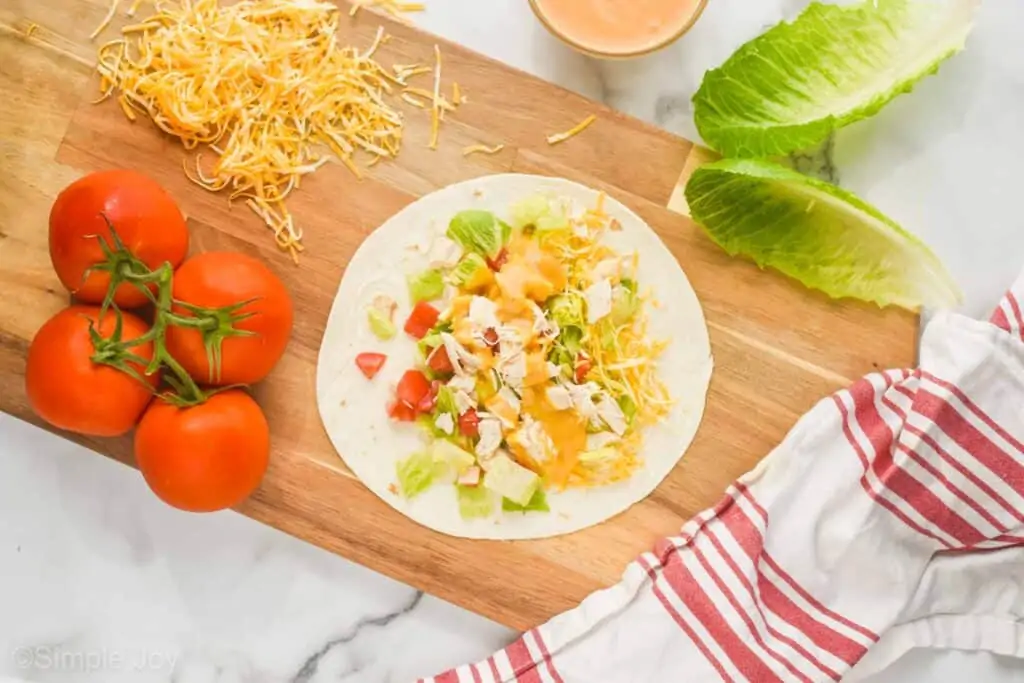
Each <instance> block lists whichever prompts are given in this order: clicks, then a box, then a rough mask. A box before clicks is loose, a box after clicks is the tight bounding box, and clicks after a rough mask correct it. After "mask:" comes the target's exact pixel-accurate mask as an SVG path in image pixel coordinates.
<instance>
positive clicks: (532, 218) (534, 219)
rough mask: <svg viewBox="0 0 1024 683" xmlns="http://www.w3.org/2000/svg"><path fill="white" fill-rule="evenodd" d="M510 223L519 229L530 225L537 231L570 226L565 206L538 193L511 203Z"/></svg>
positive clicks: (562, 228) (549, 230)
mask: <svg viewBox="0 0 1024 683" xmlns="http://www.w3.org/2000/svg"><path fill="white" fill-rule="evenodd" d="M512 224H513V226H515V227H516V228H518V229H519V230H523V229H525V228H528V227H531V226H532V227H533V228H535V229H536V230H537V231H538V232H552V231H555V230H567V229H568V228H569V226H570V224H569V216H568V215H567V214H566V212H565V207H564V206H563V205H562V204H560V203H557V202H552V201H551V200H550V199H549V198H548V197H545V196H544V195H540V194H537V195H533V196H531V197H527V198H526V199H524V200H522V201H521V202H519V203H517V204H515V205H513V207H512Z"/></svg>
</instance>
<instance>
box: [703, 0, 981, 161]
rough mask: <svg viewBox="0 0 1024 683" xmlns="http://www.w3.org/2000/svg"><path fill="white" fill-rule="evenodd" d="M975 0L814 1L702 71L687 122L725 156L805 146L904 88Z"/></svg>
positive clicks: (948, 40) (932, 66) (938, 52)
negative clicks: (722, 61) (840, 3)
mask: <svg viewBox="0 0 1024 683" xmlns="http://www.w3.org/2000/svg"><path fill="white" fill-rule="evenodd" d="M977 5H978V0H938V1H937V0H863V1H862V2H859V3H856V4H854V5H844V6H838V5H831V4H830V5H826V4H821V3H819V2H815V3H812V4H811V5H810V6H808V8H807V9H806V10H805V11H804V12H803V13H802V14H801V15H800V16H799V17H798V18H797V19H796V20H794V21H793V22H791V23H786V22H782V23H780V24H778V25H776V26H774V27H773V28H771V29H770V30H769V31H768V32H766V33H764V34H763V35H761V36H759V37H757V38H754V39H753V40H751V41H750V42H748V43H747V44H745V45H743V46H742V47H740V48H739V50H737V51H736V52H735V53H733V55H732V56H731V57H730V58H729V59H728V60H727V61H726V62H725V64H723V65H722V66H721V67H719V68H717V69H712V70H711V71H709V72H707V74H705V76H704V81H703V83H701V86H700V89H699V90H698V91H697V94H696V95H694V97H693V105H694V121H695V123H696V124H697V130H699V131H700V134H701V137H703V138H704V141H705V142H707V144H708V145H710V146H711V147H713V148H715V149H716V150H718V151H719V152H721V153H722V154H723V155H725V156H729V157H767V156H774V155H780V154H786V153H788V152H792V151H794V150H800V149H806V148H808V147H812V146H813V145H815V144H817V143H819V142H821V141H822V140H824V139H825V138H826V137H827V136H828V134H829V133H831V132H832V131H833V130H835V129H837V128H841V127H842V126H845V125H847V124H849V123H852V122H854V121H858V120H860V119H863V118H866V117H868V116H872V115H873V114H875V113H877V112H878V110H879V109H881V108H882V107H883V106H885V104H886V103H888V102H889V101H890V100H892V99H893V98H894V97H896V96H897V95H899V94H901V93H905V92H909V91H910V90H911V89H912V88H913V87H914V85H915V84H916V83H917V82H918V81H919V80H921V79H922V78H924V77H925V76H927V75H929V74H932V73H935V71H936V70H937V69H938V68H939V64H941V63H942V62H943V61H944V60H945V59H947V58H948V57H951V56H952V55H954V54H956V53H957V52H959V51H960V50H961V49H963V47H964V42H965V40H966V38H967V34H968V33H969V32H970V29H971V21H972V17H973V14H974V9H975V7H976V6H977Z"/></svg>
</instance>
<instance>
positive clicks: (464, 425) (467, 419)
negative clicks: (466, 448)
mask: <svg viewBox="0 0 1024 683" xmlns="http://www.w3.org/2000/svg"><path fill="white" fill-rule="evenodd" d="M479 425H480V416H478V415H477V414H476V411H475V410H474V409H472V408H470V409H469V410H467V411H466V412H465V413H463V414H462V415H460V416H459V432H461V433H462V435H463V436H479V435H480V430H479V429H477V427H479Z"/></svg>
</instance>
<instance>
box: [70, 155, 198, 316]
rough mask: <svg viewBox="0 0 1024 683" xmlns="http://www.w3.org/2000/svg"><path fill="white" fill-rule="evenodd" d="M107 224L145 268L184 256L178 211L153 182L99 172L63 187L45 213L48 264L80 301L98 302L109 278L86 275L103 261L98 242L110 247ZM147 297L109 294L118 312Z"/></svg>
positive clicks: (131, 292)
mask: <svg viewBox="0 0 1024 683" xmlns="http://www.w3.org/2000/svg"><path fill="white" fill-rule="evenodd" d="M103 216H106V217H107V219H108V220H109V221H110V222H111V223H112V224H113V226H114V230H115V231H117V235H118V237H120V238H121V241H122V242H123V243H124V245H125V247H126V248H127V249H128V251H129V252H130V253H131V254H132V255H133V256H135V257H136V258H137V259H139V260H140V261H142V262H143V263H144V264H145V265H146V266H148V267H149V268H150V269H152V270H155V269H156V268H158V267H160V266H161V265H162V264H163V263H164V262H165V261H166V262H168V263H170V264H171V265H172V266H174V267H177V266H178V264H180V263H181V262H182V261H183V260H184V259H185V255H186V254H187V253H188V228H187V227H186V225H185V219H184V217H182V215H181V210H179V209H178V205H177V204H175V203H174V200H173V199H172V198H171V196H170V195H169V194H167V192H166V191H164V189H163V188H162V187H160V186H159V185H158V184H157V183H156V181H155V180H152V179H151V178H149V177H148V176H145V175H142V174H141V173H137V172H135V171H127V170H119V171H101V172H99V173H91V174H89V175H87V176H85V177H84V178H79V179H78V180H76V181H75V182H73V183H71V184H70V185H68V186H67V187H66V188H65V189H64V190H63V191H62V192H61V193H60V194H59V195H57V200H56V201H55V202H54V203H53V208H51V209H50V260H51V261H52V262H53V269H54V270H55V271H57V277H58V278H60V281H61V284H63V285H64V287H65V288H66V289H67V290H68V291H69V292H71V293H72V294H74V295H75V298H76V299H78V300H79V301H84V302H87V303H100V302H101V301H103V298H104V297H105V296H106V294H107V286H108V285H109V284H110V274H109V273H104V272H95V271H94V272H91V273H89V274H88V275H86V271H88V270H89V269H90V268H91V267H92V266H95V265H96V264H97V263H100V262H102V261H103V260H104V256H103V251H102V249H101V248H100V242H99V240H98V239H97V238H96V237H93V236H94V235H95V236H98V237H103V238H104V239H105V240H106V241H107V243H108V244H111V245H112V244H113V242H112V239H111V236H110V228H109V226H108V225H107V221H105V220H104V219H103ZM148 301H149V300H148V299H147V298H146V295H145V294H144V293H143V292H142V291H140V290H139V289H137V288H136V287H135V286H134V285H132V284H129V283H123V284H121V285H119V286H118V288H117V290H116V291H115V293H114V303H116V304H117V305H118V306H121V307H122V308H134V307H137V306H142V305H144V304H146V303H147V302H148Z"/></svg>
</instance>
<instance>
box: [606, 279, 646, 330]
mask: <svg viewBox="0 0 1024 683" xmlns="http://www.w3.org/2000/svg"><path fill="white" fill-rule="evenodd" d="M639 308H640V298H639V297H638V296H637V295H636V282H634V281H633V280H623V281H622V283H621V284H620V285H619V286H618V287H616V288H615V289H614V290H613V292H612V317H611V320H612V322H613V323H614V324H616V325H625V324H626V323H628V322H629V321H630V320H632V319H633V316H634V315H636V312H637V310H638V309H639Z"/></svg>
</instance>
